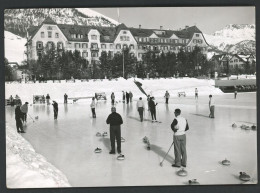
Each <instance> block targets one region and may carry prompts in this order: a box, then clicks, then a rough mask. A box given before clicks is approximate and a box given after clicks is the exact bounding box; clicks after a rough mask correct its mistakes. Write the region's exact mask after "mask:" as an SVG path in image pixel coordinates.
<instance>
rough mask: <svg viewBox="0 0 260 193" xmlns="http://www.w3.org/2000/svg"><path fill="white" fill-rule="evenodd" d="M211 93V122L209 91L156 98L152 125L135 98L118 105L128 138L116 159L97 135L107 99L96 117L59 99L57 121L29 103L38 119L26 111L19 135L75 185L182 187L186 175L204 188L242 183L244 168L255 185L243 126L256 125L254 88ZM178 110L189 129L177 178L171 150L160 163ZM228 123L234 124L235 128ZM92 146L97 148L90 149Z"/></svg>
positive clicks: (10, 118) (252, 148)
mask: <svg viewBox="0 0 260 193" xmlns="http://www.w3.org/2000/svg"><path fill="white" fill-rule="evenodd" d="M213 97H215V101H216V106H215V119H210V118H209V117H208V115H209V108H208V97H207V96H202V97H199V100H198V101H197V102H196V101H195V99H194V97H186V98H183V97H181V98H171V99H170V101H169V104H168V105H166V104H165V103H164V99H162V98H161V99H157V102H158V103H159V104H158V105H157V119H158V120H159V121H161V122H162V123H152V122H151V121H150V120H151V117H150V115H149V114H148V111H145V120H144V122H140V120H139V115H138V112H137V109H136V101H133V102H132V103H130V104H124V103H121V102H119V103H118V104H117V106H116V107H117V112H118V113H120V114H121V115H122V117H123V121H124V124H123V125H122V127H121V133H122V137H124V138H125V139H126V141H125V142H122V154H124V155H125V160H123V161H119V160H117V156H118V154H116V155H110V154H109V151H110V140H109V135H108V136H106V137H97V136H96V133H97V132H100V133H103V132H105V131H106V132H108V133H109V126H108V125H107V124H106V123H105V121H106V118H107V116H108V115H109V114H110V108H111V103H110V100H108V101H107V102H106V101H99V102H98V104H97V108H96V114H97V118H96V119H93V118H92V116H91V109H90V106H89V104H90V101H89V102H86V101H85V102H81V101H80V100H79V101H78V102H77V103H75V104H67V105H64V104H59V115H58V120H54V119H53V108H52V106H51V105H50V106H47V105H33V106H29V114H30V115H31V116H32V117H33V118H35V116H38V117H39V119H37V120H35V122H34V123H33V122H32V119H31V118H30V117H29V116H28V118H27V125H26V126H25V131H26V133H25V134H22V136H23V137H24V138H25V139H26V140H28V141H29V142H30V143H31V145H32V146H33V147H34V149H35V150H36V152H37V153H40V154H42V155H43V156H44V157H46V159H47V160H48V161H49V162H50V163H52V164H53V165H54V166H56V167H57V168H58V169H59V170H61V171H62V172H63V173H64V174H65V175H66V176H67V178H68V181H69V183H70V184H71V185H72V186H73V187H91V186H150V185H187V184H188V180H190V179H197V181H199V183H200V184H202V185H205V184H241V183H243V181H241V180H240V179H239V178H238V176H239V172H241V171H242V172H246V173H248V174H249V175H250V176H251V178H252V181H251V182H250V183H257V149H256V148H257V133H256V131H253V130H244V129H241V128H240V126H241V125H242V124H246V125H249V126H251V125H252V124H254V123H255V124H256V119H257V118H256V112H257V110H256V93H238V97H237V99H234V96H233V94H223V95H219V96H213ZM145 101H146V99H145ZM175 108H180V109H181V110H182V115H183V116H184V117H185V118H187V120H188V122H189V126H190V130H189V131H188V132H187V133H186V135H187V155H188V160H187V168H186V170H187V172H188V175H187V176H186V177H180V176H178V175H177V174H176V172H177V171H178V170H179V169H178V168H173V167H172V166H171V164H172V163H173V160H174V149H173V148H172V149H171V150H170V153H169V155H168V156H167V157H166V159H165V161H164V163H163V166H162V167H161V166H160V162H161V161H162V159H163V157H164V155H165V154H166V152H167V151H168V149H169V147H170V145H171V143H172V140H173V137H172V134H173V132H172V130H171V128H170V124H171V123H172V120H173V119H174V113H173V112H174V109H175ZM146 109H147V108H146ZM6 122H7V124H8V125H10V126H11V127H14V128H15V115H14V107H9V106H8V107H6ZM232 123H236V124H237V125H238V127H237V128H232V127H231V125H232ZM144 136H147V137H148V138H149V140H150V143H151V150H150V151H149V150H147V149H146V144H145V143H143V140H142V138H143V137H144ZM97 147H99V148H101V149H102V150H103V151H102V153H99V154H97V153H94V150H95V148H97ZM225 158H227V159H228V160H230V161H231V165H230V166H223V165H221V161H222V160H224V159H225Z"/></svg>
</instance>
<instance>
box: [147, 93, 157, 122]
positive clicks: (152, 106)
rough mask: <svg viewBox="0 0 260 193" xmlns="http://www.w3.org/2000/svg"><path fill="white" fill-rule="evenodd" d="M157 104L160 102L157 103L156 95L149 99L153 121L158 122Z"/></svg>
mask: <svg viewBox="0 0 260 193" xmlns="http://www.w3.org/2000/svg"><path fill="white" fill-rule="evenodd" d="M156 105H158V103H156V104H155V102H154V97H151V98H150V100H149V109H150V112H151V116H152V122H157V120H156Z"/></svg>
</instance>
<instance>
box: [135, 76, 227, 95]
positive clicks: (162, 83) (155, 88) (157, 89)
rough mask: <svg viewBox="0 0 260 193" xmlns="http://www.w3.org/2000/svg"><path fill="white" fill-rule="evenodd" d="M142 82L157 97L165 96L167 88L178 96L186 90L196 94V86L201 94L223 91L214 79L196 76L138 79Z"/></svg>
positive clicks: (216, 93)
mask: <svg viewBox="0 0 260 193" xmlns="http://www.w3.org/2000/svg"><path fill="white" fill-rule="evenodd" d="M136 80H137V81H139V82H141V83H142V85H143V86H142V87H143V89H144V90H145V91H147V93H149V94H150V95H152V96H155V97H163V96H164V94H165V91H166V90H167V91H168V92H169V93H170V95H171V96H172V97H176V96H178V92H185V93H186V95H187V96H194V94H195V88H197V89H198V92H199V95H209V94H213V95H219V94H222V93H223V92H222V91H221V90H220V89H218V88H215V81H214V80H206V79H196V78H178V79H176V78H172V79H164V78H160V79H153V80H152V79H150V80H147V79H145V80H142V79H136Z"/></svg>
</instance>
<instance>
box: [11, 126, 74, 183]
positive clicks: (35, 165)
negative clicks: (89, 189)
mask: <svg viewBox="0 0 260 193" xmlns="http://www.w3.org/2000/svg"><path fill="white" fill-rule="evenodd" d="M6 182H7V187H8V188H48V187H70V184H69V182H68V180H67V178H66V176H65V175H64V174H62V173H61V172H60V171H59V170H58V169H57V168H55V167H54V166H53V165H51V164H50V163H48V162H47V160H46V159H45V158H44V157H43V156H42V155H40V154H38V153H36V152H35V150H34V149H33V147H32V146H31V145H30V144H29V142H27V141H26V140H25V139H24V138H23V137H22V136H21V135H19V134H18V133H17V132H16V130H15V129H13V128H11V127H8V126H6Z"/></svg>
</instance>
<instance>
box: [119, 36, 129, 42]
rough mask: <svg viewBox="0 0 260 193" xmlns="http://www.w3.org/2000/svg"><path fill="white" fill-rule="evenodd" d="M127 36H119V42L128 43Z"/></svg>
mask: <svg viewBox="0 0 260 193" xmlns="http://www.w3.org/2000/svg"><path fill="white" fill-rule="evenodd" d="M129 40H130V38H129V36H120V41H129Z"/></svg>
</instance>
